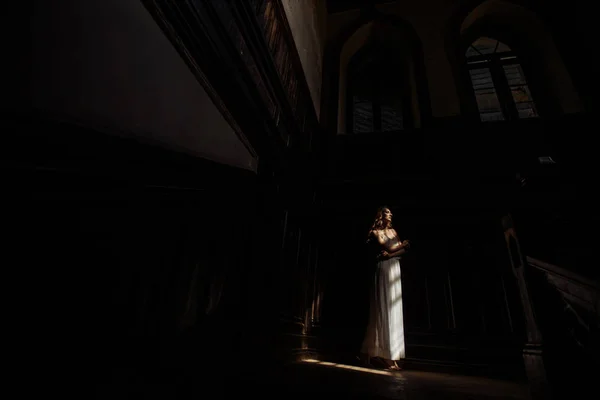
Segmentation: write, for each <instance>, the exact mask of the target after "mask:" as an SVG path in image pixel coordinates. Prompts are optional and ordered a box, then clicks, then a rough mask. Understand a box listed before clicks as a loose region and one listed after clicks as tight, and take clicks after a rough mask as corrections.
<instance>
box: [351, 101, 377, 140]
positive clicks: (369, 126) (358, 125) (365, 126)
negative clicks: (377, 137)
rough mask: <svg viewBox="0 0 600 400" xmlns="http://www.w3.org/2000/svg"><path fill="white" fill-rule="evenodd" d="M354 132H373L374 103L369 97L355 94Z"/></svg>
mask: <svg viewBox="0 0 600 400" xmlns="http://www.w3.org/2000/svg"><path fill="white" fill-rule="evenodd" d="M353 111H354V114H353V115H354V121H353V122H354V126H353V128H352V131H353V132H357V133H362V132H373V130H374V127H373V103H372V102H371V100H369V99H365V98H361V97H359V96H354V110H353Z"/></svg>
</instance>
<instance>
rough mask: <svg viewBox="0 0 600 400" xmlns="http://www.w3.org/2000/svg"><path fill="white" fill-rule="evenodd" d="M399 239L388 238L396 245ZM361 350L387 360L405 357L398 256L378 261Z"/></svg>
mask: <svg viewBox="0 0 600 400" xmlns="http://www.w3.org/2000/svg"><path fill="white" fill-rule="evenodd" d="M398 241H399V239H398V238H394V239H389V244H390V245H396V243H398ZM362 352H363V353H366V354H368V355H369V356H370V357H382V358H385V359H388V360H400V359H402V358H405V357H406V350H405V345H404V320H403V313H402V283H401V281H400V259H399V258H398V257H394V258H391V259H388V260H382V261H378V262H377V271H376V273H375V277H374V279H373V282H372V284H371V301H370V310H369V324H368V326H367V332H366V335H365V339H364V341H363V344H362Z"/></svg>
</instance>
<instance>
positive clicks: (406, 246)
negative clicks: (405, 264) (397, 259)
mask: <svg viewBox="0 0 600 400" xmlns="http://www.w3.org/2000/svg"><path fill="white" fill-rule="evenodd" d="M402 246H403V247H404V248H405V249H410V240H404V241H403V242H402Z"/></svg>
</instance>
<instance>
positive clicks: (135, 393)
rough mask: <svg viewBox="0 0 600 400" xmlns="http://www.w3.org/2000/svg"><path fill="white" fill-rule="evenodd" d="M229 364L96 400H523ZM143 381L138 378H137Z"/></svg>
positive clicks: (415, 374) (458, 380)
mask: <svg viewBox="0 0 600 400" xmlns="http://www.w3.org/2000/svg"><path fill="white" fill-rule="evenodd" d="M248 361H249V362H248V363H245V364H243V365H241V366H240V365H239V364H237V365H236V364H230V366H228V367H225V366H221V367H213V368H209V369H205V370H195V371H190V370H187V371H186V372H183V371H178V370H176V369H171V370H168V371H164V370H161V371H157V370H155V369H152V371H151V372H150V371H146V373H143V374H141V375H140V373H139V372H140V371H136V372H135V373H133V372H132V373H131V374H129V375H128V372H127V371H121V373H120V374H119V375H120V378H119V379H118V381H119V382H118V383H117V382H116V381H114V380H112V379H111V380H112V382H111V383H109V382H107V381H105V382H104V383H103V384H100V385H99V387H97V389H98V390H97V393H96V395H97V396H96V398H98V399H110V400H117V399H169V400H171V399H173V400H175V399H186V400H189V399H193V398H196V399H202V398H210V399H221V398H222V399H229V398H238V399H239V398H251V397H252V398H264V399H267V398H273V399H300V398H302V399H335V400H337V399H375V400H385V399H399V400H425V399H444V400H455V399H465V400H492V399H494V400H500V399H503V400H526V399H529V395H528V388H527V386H526V385H524V384H520V383H515V382H510V381H503V380H495V379H489V378H482V377H470V376H461V375H451V374H444V373H435V372H423V371H409V370H405V371H394V372H392V371H386V370H382V369H375V368H365V367H359V366H355V365H347V364H336V363H331V362H321V361H316V360H307V361H304V362H298V363H294V364H288V365H286V366H281V367H278V368H269V369H270V370H269V371H266V370H263V369H261V368H259V367H258V365H259V364H256V365H254V366H253V365H252V362H251V360H248ZM141 376H143V377H141Z"/></svg>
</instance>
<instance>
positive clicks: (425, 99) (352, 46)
mask: <svg viewBox="0 0 600 400" xmlns="http://www.w3.org/2000/svg"><path fill="white" fill-rule="evenodd" d="M374 24H386V25H388V26H391V27H393V28H394V29H395V30H396V31H397V33H398V36H401V37H402V38H404V39H405V40H406V42H407V46H408V48H409V49H410V57H411V59H412V60H413V63H414V78H415V88H416V99H417V101H416V104H417V106H418V110H417V111H418V120H419V121H420V123H419V125H421V126H423V125H424V124H426V123H427V121H429V119H430V117H431V106H430V101H429V91H428V85H427V78H426V75H425V67H424V61H423V49H422V44H421V40H420V38H419V36H418V35H417V33H416V31H415V30H414V28H413V27H412V25H410V24H409V23H408V22H406V21H404V20H402V19H400V18H398V17H396V16H392V15H387V14H383V13H381V12H379V11H377V10H368V11H364V12H363V13H362V14H361V15H360V16H359V17H358V18H357V19H356V20H355V21H354V22H353V23H351V24H350V25H349V27H348V28H346V29H344V30H343V31H342V32H341V33H340V34H339V35H337V37H335V38H334V39H333V40H331V41H330V43H329V44H328V46H327V48H326V50H325V54H326V60H325V64H326V65H327V66H328V70H327V72H326V76H324V78H323V82H324V85H327V92H328V97H329V101H327V105H326V108H325V109H323V110H322V114H323V112H324V113H326V114H327V116H326V118H325V119H324V120H325V121H327V122H326V123H325V129H326V131H327V132H328V133H329V134H331V135H335V134H337V133H339V132H342V128H343V127H344V122H345V121H344V115H345V110H344V107H345V87H344V85H345V84H344V81H343V78H344V74H345V72H343V68H345V67H347V63H348V61H349V59H350V57H351V56H352V55H353V54H354V53H356V51H358V50H359V49H360V48H362V47H363V46H364V44H365V43H366V39H367V38H368V34H369V32H370V29H371V28H372V27H373V25H374ZM340 122H341V124H340Z"/></svg>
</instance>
